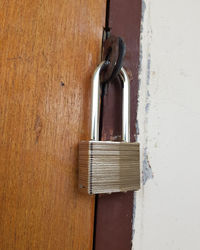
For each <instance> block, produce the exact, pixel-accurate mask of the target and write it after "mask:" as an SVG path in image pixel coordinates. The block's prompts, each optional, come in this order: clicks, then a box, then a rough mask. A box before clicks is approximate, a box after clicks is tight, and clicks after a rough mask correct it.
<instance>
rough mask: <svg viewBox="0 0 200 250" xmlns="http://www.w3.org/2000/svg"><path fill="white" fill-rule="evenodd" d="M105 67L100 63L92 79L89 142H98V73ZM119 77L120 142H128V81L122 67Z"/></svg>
mask: <svg viewBox="0 0 200 250" xmlns="http://www.w3.org/2000/svg"><path fill="white" fill-rule="evenodd" d="M104 65H105V61H103V62H101V63H100V64H99V66H98V67H97V68H96V70H95V72H94V74H93V78H92V109H91V140H95V141H99V120H100V93H101V86H100V85H101V84H100V73H101V70H102V69H103V67H104ZM120 77H121V79H122V81H123V97H122V99H123V100H122V141H125V142H130V81H129V77H128V74H127V72H126V70H125V69H124V68H123V67H122V68H121V71H120Z"/></svg>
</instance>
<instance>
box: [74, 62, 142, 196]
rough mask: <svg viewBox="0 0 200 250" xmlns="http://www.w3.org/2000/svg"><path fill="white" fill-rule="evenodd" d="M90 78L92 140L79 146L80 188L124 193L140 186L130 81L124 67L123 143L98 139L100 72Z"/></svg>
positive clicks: (94, 191)
mask: <svg viewBox="0 0 200 250" xmlns="http://www.w3.org/2000/svg"><path fill="white" fill-rule="evenodd" d="M103 65H104V62H102V63H101V64H100V65H99V66H98V67H97V69H96V71H95V73H94V76H93V81H92V83H93V84H92V85H93V87H92V117H91V118H92V123H91V140H90V141H82V142H81V143H80V145H79V187H80V188H81V189H82V190H83V191H85V192H87V193H88V194H100V193H113V192H126V191H129V190H138V189H139V188H140V159H139V155H140V154H139V143H137V142H135V143H131V142H130V93H129V92H130V83H129V79H128V75H127V73H126V71H125V70H124V68H122V69H121V72H120V77H121V79H122V80H123V104H122V140H123V141H122V142H114V141H99V140H98V139H99V106H100V101H99V100H100V80H99V75H100V71H101V69H102V67H103Z"/></svg>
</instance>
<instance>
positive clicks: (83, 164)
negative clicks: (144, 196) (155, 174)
mask: <svg viewBox="0 0 200 250" xmlns="http://www.w3.org/2000/svg"><path fill="white" fill-rule="evenodd" d="M79 187H80V188H81V190H82V191H85V192H87V193H88V194H101V193H113V192H126V191H130V190H138V189H139V188H140V153H139V143H136V142H135V143H127V142H113V141H82V142H81V143H80V145H79Z"/></svg>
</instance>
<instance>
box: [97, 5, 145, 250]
mask: <svg viewBox="0 0 200 250" xmlns="http://www.w3.org/2000/svg"><path fill="white" fill-rule="evenodd" d="M108 5H109V6H108V7H109V8H108V9H107V12H108V11H109V15H108V13H107V17H108V16H109V20H107V24H108V22H109V27H110V28H111V34H112V35H115V36H120V37H121V38H122V39H123V40H124V41H125V43H126V55H125V58H124V63H123V66H124V67H125V68H126V70H127V72H128V74H129V77H130V80H131V141H132V142H133V141H135V138H136V116H137V99H138V71H139V44H140V23H141V7H142V6H141V5H142V2H141V0H126V1H122V0H111V1H109V2H108ZM121 94H122V93H121V84H120V83H119V82H118V81H117V80H115V82H112V83H109V85H108V89H107V91H106V94H105V96H104V99H103V114H102V115H103V116H102V134H101V139H102V140H120V138H121V122H120V121H121V111H122V109H121V100H122V95H121ZM133 198H134V193H133V192H127V193H113V194H110V195H109V194H108V195H98V196H96V205H95V206H96V215H95V228H94V249H95V250H130V249H131V247H132V222H133V206H134V204H133V203H134V202H133Z"/></svg>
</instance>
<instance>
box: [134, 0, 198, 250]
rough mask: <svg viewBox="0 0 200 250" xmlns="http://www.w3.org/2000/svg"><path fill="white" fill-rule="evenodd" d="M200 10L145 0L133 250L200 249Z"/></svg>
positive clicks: (178, 3)
mask: <svg viewBox="0 0 200 250" xmlns="http://www.w3.org/2000/svg"><path fill="white" fill-rule="evenodd" d="M180 6H181V11H180ZM199 8H200V2H199V1H196V0H195V1H193V2H192V4H191V2H190V1H182V0H174V1H164V0H154V1H147V0H144V1H143V8H142V9H143V10H142V13H143V17H142V25H141V52H140V65H141V66H140V75H139V78H140V88H139V98H138V117H137V119H138V121H137V124H136V125H137V126H136V128H137V141H139V142H140V144H141V166H142V175H141V178H142V188H141V190H140V191H138V192H136V193H135V197H134V209H133V247H132V250H133V249H134V250H146V249H150V250H157V249H159V250H160V249H162V250H168V249H170V250H178V249H181V250H188V249H195V250H197V249H200V242H199V232H200V231H199V228H200V224H199V221H200V214H199V210H200V202H199V200H198V199H197V196H196V194H197V192H198V190H199V188H200V184H199V177H200V170H199V167H198V166H199V164H198V162H199V158H198V155H199V152H198V151H199V141H200V132H199V126H200V110H199V107H200V99H199V82H200V76H199V61H200V48H199V40H200V31H199V29H198V25H197V24H198V23H199V22H200V16H199ZM169 17H170V18H169ZM186 31H187V35H186ZM188 131H189V132H188ZM191 230H192V231H191Z"/></svg>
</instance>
